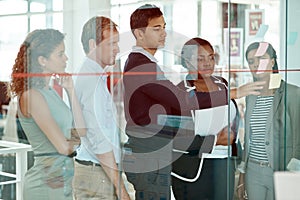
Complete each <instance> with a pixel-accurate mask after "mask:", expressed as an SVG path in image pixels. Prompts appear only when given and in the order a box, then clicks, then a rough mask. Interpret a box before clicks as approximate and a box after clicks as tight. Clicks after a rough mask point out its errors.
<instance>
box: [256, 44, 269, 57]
mask: <svg viewBox="0 0 300 200" xmlns="http://www.w3.org/2000/svg"><path fill="white" fill-rule="evenodd" d="M268 47H269V43H267V42H260V43H259V46H258V49H257V51H256V53H255V55H254V56H262V55H264V54H265V53H266V51H267V49H268Z"/></svg>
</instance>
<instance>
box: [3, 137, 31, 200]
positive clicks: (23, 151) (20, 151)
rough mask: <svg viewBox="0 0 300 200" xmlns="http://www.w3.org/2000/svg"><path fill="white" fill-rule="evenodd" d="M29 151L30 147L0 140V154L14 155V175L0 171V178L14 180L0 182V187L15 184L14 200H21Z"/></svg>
mask: <svg viewBox="0 0 300 200" xmlns="http://www.w3.org/2000/svg"><path fill="white" fill-rule="evenodd" d="M28 151H31V145H27V144H22V143H17V142H9V141H4V140H0V154H15V155H16V174H11V173H7V172H3V171H0V175H1V176H7V177H11V178H14V179H15V180H12V181H3V182H0V185H5V184H13V183H15V184H16V200H22V199H23V195H22V194H23V178H24V175H25V172H26V171H27V152H28Z"/></svg>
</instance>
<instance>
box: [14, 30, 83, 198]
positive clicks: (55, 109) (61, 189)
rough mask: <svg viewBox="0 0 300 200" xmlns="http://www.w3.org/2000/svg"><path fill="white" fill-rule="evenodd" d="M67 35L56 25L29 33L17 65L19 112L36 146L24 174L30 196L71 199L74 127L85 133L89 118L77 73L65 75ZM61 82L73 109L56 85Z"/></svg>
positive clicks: (21, 121)
mask: <svg viewBox="0 0 300 200" xmlns="http://www.w3.org/2000/svg"><path fill="white" fill-rule="evenodd" d="M67 59H68V58H67V56H66V55H65V46H64V34H62V33H61V32H59V31H57V30H54V29H44V30H35V31H33V32H31V33H29V34H28V36H27V37H26V39H25V41H24V42H23V43H22V45H21V47H20V50H19V52H18V55H17V58H16V60H15V64H14V66H13V72H12V77H11V78H12V80H11V84H10V86H11V87H10V89H11V92H12V94H13V95H14V96H16V97H17V99H18V116H19V119H20V123H21V125H22V128H23V129H24V131H25V134H26V136H27V138H28V140H29V143H30V144H31V146H32V150H33V152H34V156H35V161H34V165H33V167H32V168H30V169H29V170H28V171H27V173H26V174H25V181H24V188H23V195H24V199H25V200H27V199H28V200H40V199H43V200H46V199H56V200H57V199H63V200H65V199H72V189H71V188H72V187H71V181H72V175H73V160H72V157H73V156H74V155H75V154H76V151H74V145H75V144H76V140H74V139H73V137H72V134H71V130H72V128H76V130H77V133H78V134H79V136H82V135H84V134H85V129H84V121H83V118H82V114H81V110H80V106H79V104H78V102H77V98H76V94H75V92H74V87H73V81H72V77H71V76H70V75H68V74H66V73H65V68H66V61H67ZM53 81H58V82H59V84H60V86H62V87H63V88H64V89H65V90H66V92H67V94H68V99H69V101H70V108H69V107H68V106H67V105H66V104H65V103H64V101H63V100H62V99H61V97H60V96H59V95H58V94H57V92H56V91H55V90H54V89H53V88H52V85H53V84H52V83H53Z"/></svg>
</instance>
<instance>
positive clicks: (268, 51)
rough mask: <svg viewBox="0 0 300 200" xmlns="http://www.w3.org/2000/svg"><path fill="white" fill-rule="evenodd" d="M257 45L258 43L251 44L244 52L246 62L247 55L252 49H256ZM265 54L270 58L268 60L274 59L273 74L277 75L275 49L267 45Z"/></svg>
mask: <svg viewBox="0 0 300 200" xmlns="http://www.w3.org/2000/svg"><path fill="white" fill-rule="evenodd" d="M259 43H260V42H253V43H251V44H250V45H249V46H248V47H247V50H246V53H245V56H246V60H247V61H248V53H249V52H250V51H252V50H254V49H258V47H259ZM266 53H267V54H268V55H269V56H270V58H271V59H272V58H273V59H274V61H275V62H274V66H273V67H272V70H273V73H278V64H277V54H276V51H275V49H274V48H273V46H272V45H271V44H270V43H268V48H267V50H266Z"/></svg>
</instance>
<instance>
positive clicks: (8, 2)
mask: <svg viewBox="0 0 300 200" xmlns="http://www.w3.org/2000/svg"><path fill="white" fill-rule="evenodd" d="M16 5H18V6H16ZM26 12H27V1H24V0H3V1H0V15H7V14H17V13H26Z"/></svg>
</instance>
